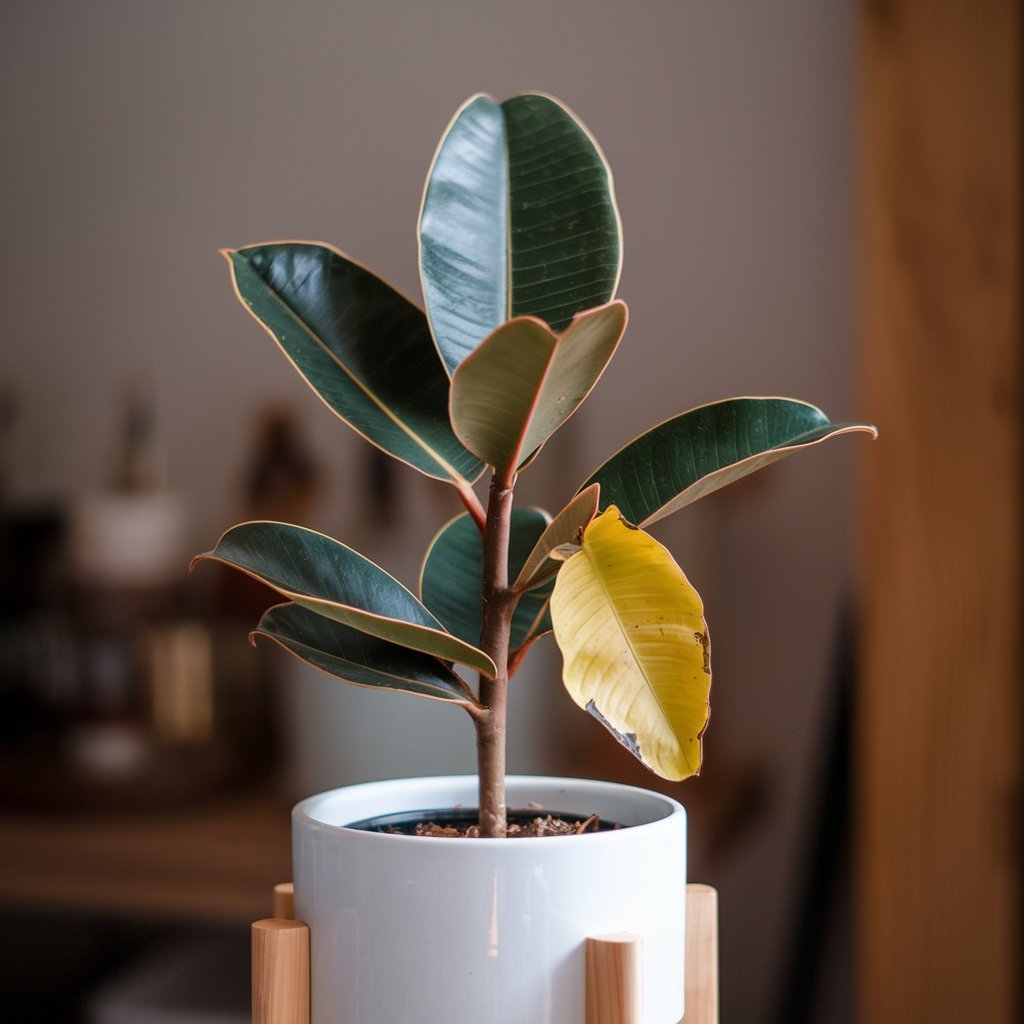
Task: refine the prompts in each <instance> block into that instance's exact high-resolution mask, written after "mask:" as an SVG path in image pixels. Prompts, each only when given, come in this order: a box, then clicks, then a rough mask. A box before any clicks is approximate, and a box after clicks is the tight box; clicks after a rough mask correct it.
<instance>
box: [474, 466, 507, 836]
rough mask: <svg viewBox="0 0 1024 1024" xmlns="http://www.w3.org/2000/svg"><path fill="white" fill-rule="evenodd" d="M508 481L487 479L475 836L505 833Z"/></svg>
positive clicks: (477, 722) (477, 726) (477, 729)
mask: <svg viewBox="0 0 1024 1024" xmlns="http://www.w3.org/2000/svg"><path fill="white" fill-rule="evenodd" d="M513 480H514V477H513V478H512V479H508V478H505V479H499V478H498V477H497V475H495V478H494V479H493V480H492V481H491V493H490V499H489V501H488V504H487V521H486V529H485V530H484V550H483V555H484V558H483V562H484V565H483V593H482V596H483V621H482V625H481V630H480V647H481V649H482V650H484V651H486V652H487V654H489V655H490V656H491V658H492V659H493V661H494V664H495V665H496V666H497V670H498V671H497V675H496V676H495V677H494V678H493V679H485V678H483V677H481V679H480V695H479V696H480V703H481V704H482V705H483V708H484V713H483V714H482V715H479V716H478V717H477V718H476V719H475V723H476V736H477V768H478V772H479V776H480V835H481V836H490V837H494V836H504V835H505V834H506V831H507V816H506V808H505V725H506V720H507V702H508V654H509V651H508V646H509V632H510V629H511V624H512V612H513V610H514V608H515V601H516V598H515V594H514V593H513V592H512V590H511V589H510V588H509V585H508V540H509V531H510V529H511V523H512V483H513Z"/></svg>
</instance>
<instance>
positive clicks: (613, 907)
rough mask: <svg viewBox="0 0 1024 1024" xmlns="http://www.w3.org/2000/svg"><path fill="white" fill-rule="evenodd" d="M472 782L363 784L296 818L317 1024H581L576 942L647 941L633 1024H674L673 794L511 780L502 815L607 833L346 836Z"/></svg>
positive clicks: (679, 828)
mask: <svg viewBox="0 0 1024 1024" xmlns="http://www.w3.org/2000/svg"><path fill="white" fill-rule="evenodd" d="M476 787H477V780H476V777H475V776H451V777H445V778H434V779H404V780H394V781H388V782H373V783H366V784H364V785H359V786H350V787H346V788H344V789H338V790H332V791H330V792H328V793H322V794H320V795H319V796H314V797H310V798H309V799H307V800H304V801H303V802H302V803H300V804H298V805H297V806H296V808H295V809H294V811H293V812H292V836H293V856H294V870H295V906H296V916H297V917H298V918H299V919H301V920H303V921H306V922H308V923H309V925H310V929H311V942H312V1004H313V1005H312V1010H313V1024H451V1022H453V1021H472V1022H473V1024H524V1022H527V1021H528V1022H530V1024H584V1018H585V1007H584V976H585V957H584V944H585V941H586V939H587V937H588V936H596V935H602V934H608V933H611V932H624V931H625V932H635V933H637V934H639V935H641V936H642V937H643V960H644V1006H645V1013H644V1021H645V1024H677V1022H678V1021H679V1020H681V1019H682V1017H683V1011H684V1006H683V978H684V964H683V956H684V947H685V923H686V908H685V899H686V812H685V811H684V810H683V808H682V806H681V805H680V804H678V803H677V802H676V801H674V800H672V799H670V798H669V797H665V796H662V795H660V794H657V793H652V792H648V791H647V790H642V789H637V788H635V787H632V786H621V785H617V784H613V783H605V782H593V781H589V780H581V779H559V778H541V777H537V778H534V777H529V776H511V777H510V778H509V779H508V797H507V802H508V805H509V807H527V806H534V805H539V806H540V807H543V808H545V809H550V810H552V811H563V812H569V813H577V814H582V815H589V814H599V815H600V816H601V817H602V818H605V819H610V820H613V821H617V822H620V823H621V824H622V825H624V826H626V827H624V828H622V829H620V830H617V831H610V832H600V833H588V834H584V835H580V836H558V837H551V836H548V837H543V838H520V839H446V838H424V837H417V836H403V835H388V834H383V833H379V832H370V831H363V830H360V829H352V828H347V827H346V826H347V825H349V824H351V823H352V822H357V821H362V820H364V819H366V818H372V817H374V816H375V815H380V814H393V813H398V812H403V811H413V810H419V809H428V808H441V807H458V806H463V807H472V806H475V805H476V801H477V795H476Z"/></svg>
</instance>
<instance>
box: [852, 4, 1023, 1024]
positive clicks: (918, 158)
mask: <svg viewBox="0 0 1024 1024" xmlns="http://www.w3.org/2000/svg"><path fill="white" fill-rule="evenodd" d="M858 32H859V37H858V41H857V46H858V52H859V67H858V74H859V86H858V141H859V179H858V191H859V198H858V223H859V232H858V233H859V248H860V251H859V269H860V284H861V291H860V308H861V339H862V343H861V353H862V367H863V373H862V380H863V385H864V394H863V398H864V403H863V404H864V406H865V407H864V408H859V409H858V414H860V413H861V412H866V413H867V415H868V416H870V418H871V419H872V420H873V421H874V422H875V423H877V425H878V426H879V428H880V431H881V438H880V440H879V441H878V442H877V444H875V445H872V446H871V450H870V451H869V452H868V453H867V455H866V457H865V473H864V483H865V486H864V489H863V505H862V512H863V522H864V526H865V529H864V536H863V541H864V543H863V558H862V562H861V564H862V573H861V581H860V615H861V636H860V652H859V653H860V680H859V684H858V696H857V716H856V717H857V728H856V741H855V742H856V762H855V764H856V786H857V808H858V811H857V821H856V833H855V834H856V835H857V837H858V885H859V889H858V893H859V895H858V910H859V926H858V932H859V934H858V940H859V942H858V945H859V959H858V963H859V967H858V974H859V986H858V990H859V999H860V1007H859V1011H860V1012H859V1016H858V1019H860V1020H864V1021H878V1022H887V1021H899V1022H905V1024H917V1022H925V1021H927V1022H929V1024H942V1022H945V1021H958V1022H962V1021H979V1022H981V1021H984V1022H986V1024H1002V1022H1006V1024H1010V1022H1012V1021H1016V1020H1017V1019H1019V1016H1020V1013H1021V1010H1022V1004H1021V992H1020V977H1021V967H1022V959H1021V864H1020V858H1021V848H1020V843H1019V838H1020V831H1019V830H1020V825H1021V815H1020V804H1021V751H1022V733H1024V729H1022V711H1021V696H1020V691H1021V688H1022V682H1021V680H1022V672H1021V657H1020V655H1021V643H1020V639H1021V562H1020V539H1019V537H1020V527H1021V523H1022V510H1021V490H1022V488H1021V482H1022V469H1021V465H1022V464H1021V454H1022V444H1021V434H1022V429H1021V425H1022V415H1021V307H1022V300H1021V242H1022V232H1021V184H1022V178H1021V134H1022V121H1021V107H1022V104H1021V88H1020V82H1021V51H1022V46H1021V38H1022V37H1021V5H1020V3H1019V0H982V2H978V0H861V2H860V4H859V19H858Z"/></svg>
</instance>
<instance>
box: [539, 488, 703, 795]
mask: <svg viewBox="0 0 1024 1024" xmlns="http://www.w3.org/2000/svg"><path fill="white" fill-rule="evenodd" d="M551 618H552V621H553V623H554V628H555V640H556V641H557V642H558V646H559V647H560V648H561V651H562V655H563V657H564V659H565V667H564V670H563V674H562V678H563V681H564V683H565V687H566V689H567V690H568V691H569V694H570V696H571V697H572V699H573V700H574V701H576V703H577V704H579V706H580V707H582V708H584V709H585V710H587V711H589V712H590V713H591V714H592V715H594V716H595V717H596V718H597V719H598V720H599V721H601V722H602V723H603V724H604V725H605V726H606V727H607V728H608V729H609V730H610V731H611V732H612V733H613V734H614V735H615V736H616V738H617V739H618V740H619V742H621V743H622V744H623V745H624V746H625V747H627V748H628V749H629V750H631V751H632V752H633V753H634V754H635V755H636V756H637V757H638V758H639V759H640V760H641V761H642V762H643V763H644V764H645V765H647V767H648V768H650V769H651V770H652V771H653V772H655V773H656V774H658V775H660V776H661V777H662V778H665V779H673V780H678V779H685V778H686V777H687V776H689V775H695V774H697V772H698V771H699V770H700V762H701V739H700V737H701V734H702V732H703V731H704V727H705V726H706V725H707V721H708V713H709V708H708V692H709V690H710V687H711V666H710V644H709V641H708V629H707V624H706V623H705V621H704V608H703V605H702V603H701V599H700V595H699V594H698V593H697V591H696V590H694V589H693V587H692V586H691V585H690V582H689V580H687V578H686V577H685V576H684V575H683V571H682V570H681V569H680V568H679V566H678V565H676V563H675V560H674V559H673V558H672V556H671V555H670V554H669V552H668V551H667V550H666V549H665V548H664V547H663V546H662V545H661V544H659V543H658V542H657V541H656V540H655V539H654V538H653V537H651V536H650V535H648V534H646V533H644V532H643V531H642V530H639V529H637V528H636V527H634V526H630V525H629V524H628V523H626V521H625V520H624V519H623V518H622V517H621V515H620V514H619V510H618V509H617V508H616V507H615V506H614V505H612V506H610V507H609V508H608V509H606V510H605V511H604V512H603V513H602V514H601V515H600V516H598V517H597V518H596V519H595V520H594V521H593V522H592V523H591V524H590V526H589V527H588V528H587V530H586V532H585V533H584V535H583V549H582V550H581V551H579V552H578V553H577V554H575V555H573V556H572V557H571V558H570V559H569V560H568V561H567V562H566V563H565V564H564V565H563V566H562V569H561V571H560V572H559V574H558V579H557V582H556V583H555V589H554V593H553V594H552V595H551Z"/></svg>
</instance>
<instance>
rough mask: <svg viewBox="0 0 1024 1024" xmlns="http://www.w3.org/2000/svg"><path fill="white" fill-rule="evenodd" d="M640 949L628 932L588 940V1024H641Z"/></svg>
mask: <svg viewBox="0 0 1024 1024" xmlns="http://www.w3.org/2000/svg"><path fill="white" fill-rule="evenodd" d="M642 949H643V944H642V942H641V939H640V936H639V935H632V934H631V933H629V932H619V933H617V934H615V935H599V936H595V937H594V938H591V939H587V1024H642V1020H643V1012H644V1011H643V964H642V961H641V959H640V955H641V952H642Z"/></svg>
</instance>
